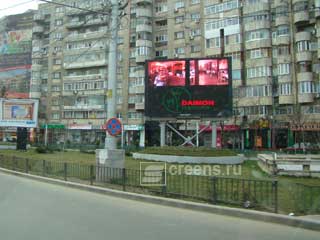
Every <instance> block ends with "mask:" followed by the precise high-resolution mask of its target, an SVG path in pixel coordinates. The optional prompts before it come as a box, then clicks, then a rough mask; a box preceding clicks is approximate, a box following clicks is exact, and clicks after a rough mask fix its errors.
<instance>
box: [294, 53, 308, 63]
mask: <svg viewBox="0 0 320 240" xmlns="http://www.w3.org/2000/svg"><path fill="white" fill-rule="evenodd" d="M296 61H297V62H310V61H312V52H310V51H304V52H297V53H296Z"/></svg>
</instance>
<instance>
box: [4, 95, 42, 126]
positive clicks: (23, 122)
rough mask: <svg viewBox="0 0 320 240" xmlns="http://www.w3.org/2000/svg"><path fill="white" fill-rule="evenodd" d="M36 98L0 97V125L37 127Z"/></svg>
mask: <svg viewBox="0 0 320 240" xmlns="http://www.w3.org/2000/svg"><path fill="white" fill-rule="evenodd" d="M38 104H39V102H38V100H35V99H3V98H0V126H1V127H30V128H35V127H37V123H38Z"/></svg>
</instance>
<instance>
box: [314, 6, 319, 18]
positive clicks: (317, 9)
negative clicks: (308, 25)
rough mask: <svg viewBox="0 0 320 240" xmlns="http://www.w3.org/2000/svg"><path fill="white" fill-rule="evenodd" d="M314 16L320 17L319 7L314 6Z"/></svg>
mask: <svg viewBox="0 0 320 240" xmlns="http://www.w3.org/2000/svg"><path fill="white" fill-rule="evenodd" d="M314 17H315V18H320V9H319V8H316V9H315V10H314Z"/></svg>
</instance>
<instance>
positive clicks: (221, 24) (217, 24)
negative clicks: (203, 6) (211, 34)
mask: <svg viewBox="0 0 320 240" xmlns="http://www.w3.org/2000/svg"><path fill="white" fill-rule="evenodd" d="M239 23H240V20H239V17H232V18H225V19H222V20H215V21H210V22H207V23H206V25H205V28H206V30H207V31H210V30H215V29H220V28H226V27H228V26H232V25H238V24H239Z"/></svg>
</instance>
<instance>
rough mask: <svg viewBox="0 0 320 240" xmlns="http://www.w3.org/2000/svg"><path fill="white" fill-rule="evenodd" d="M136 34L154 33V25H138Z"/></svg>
mask: <svg viewBox="0 0 320 240" xmlns="http://www.w3.org/2000/svg"><path fill="white" fill-rule="evenodd" d="M136 32H150V33H152V25H147V24H138V25H137V27H136Z"/></svg>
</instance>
